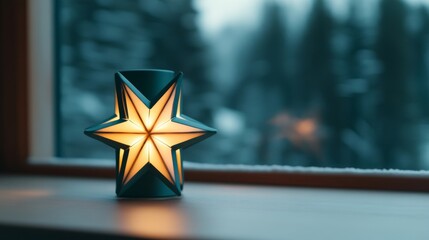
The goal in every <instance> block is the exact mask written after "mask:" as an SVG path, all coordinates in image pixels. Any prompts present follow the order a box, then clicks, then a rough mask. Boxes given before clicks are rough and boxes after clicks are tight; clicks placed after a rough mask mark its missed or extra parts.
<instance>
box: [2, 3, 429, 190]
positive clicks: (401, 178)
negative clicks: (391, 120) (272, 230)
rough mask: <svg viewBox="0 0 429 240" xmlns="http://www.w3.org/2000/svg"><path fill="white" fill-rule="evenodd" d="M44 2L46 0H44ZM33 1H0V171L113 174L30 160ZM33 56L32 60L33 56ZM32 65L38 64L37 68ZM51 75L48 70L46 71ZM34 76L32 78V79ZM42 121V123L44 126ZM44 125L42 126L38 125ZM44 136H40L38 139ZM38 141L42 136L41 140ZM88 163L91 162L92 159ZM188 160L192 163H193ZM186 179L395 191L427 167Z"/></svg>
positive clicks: (424, 177) (194, 171) (251, 170)
mask: <svg viewBox="0 0 429 240" xmlns="http://www.w3.org/2000/svg"><path fill="white" fill-rule="evenodd" d="M48 1H49V0H48ZM32 2H33V3H32ZM33 5H36V4H35V3H34V1H28V0H10V1H0V12H1V14H0V19H1V25H0V35H1V36H2V39H1V40H2V41H0V48H1V52H2V54H1V55H0V58H1V65H0V66H1V71H0V77H1V79H3V80H2V81H0V99H1V102H0V112H2V113H4V115H3V117H2V118H0V119H1V120H0V140H1V142H2V143H3V144H1V145H0V172H2V173H8V174H10V173H12V174H31V175H52V176H54V175H55V176H76V177H98V178H114V177H115V170H114V168H113V167H111V166H100V165H97V164H94V161H92V160H91V161H88V162H89V163H88V164H84V165H83V164H82V165H81V164H80V163H68V162H67V161H61V162H60V161H57V160H55V158H49V157H40V158H42V161H37V162H34V161H33V160H32V154H31V151H33V152H34V149H33V150H31V147H32V146H34V145H32V142H31V141H32V140H31V139H33V142H34V141H37V142H39V141H40V140H41V139H40V136H38V135H35V134H37V131H34V130H35V129H34V128H35V125H34V121H35V120H34V118H33V117H34V112H35V111H32V109H33V110H36V111H39V109H37V108H36V109H34V108H35V107H34V102H32V101H31V99H32V97H33V96H34V95H33V94H34V92H33V90H34V89H33V88H34V87H32V86H33V85H32V84H33V83H34V82H35V81H37V82H38V83H39V81H41V80H40V79H37V77H38V76H39V77H40V76H42V77H43V71H42V73H41V75H40V74H39V75H37V74H35V73H34V68H36V66H34V59H36V58H34V56H32V55H31V54H33V55H34V52H32V51H33V50H35V49H32V47H31V46H33V48H34V45H32V42H31V41H34V38H33V37H32V36H31V34H34V32H35V29H32V28H31V23H30V22H31V19H30V15H29V12H30V11H28V10H29V9H30V8H31V7H34V6H33ZM32 58H33V60H32ZM36 70H37V69H36ZM45 74H48V76H49V75H51V76H53V74H52V73H46V72H45ZM32 81H33V82H32ZM44 126H46V125H44ZM42 130H43V129H42ZM42 140H43V139H42ZM40 142H43V141H40ZM91 162H92V163H91ZM192 165H193V164H192ZM185 179H186V181H198V182H221V183H241V184H254V185H258V184H259V185H277V186H296V187H317V188H320V187H321V188H347V189H372V190H400V191H420V192H429V173H428V172H427V171H421V172H420V171H398V173H396V172H390V171H383V170H372V171H365V170H359V171H357V172H356V171H353V170H347V169H346V170H343V169H336V170H335V169H334V170H329V171H326V170H323V169H322V168H292V167H269V166H264V167H261V168H257V167H252V166H248V167H241V166H236V165H235V166H234V165H219V166H209V165H207V166H205V165H204V164H202V165H198V164H196V165H195V166H194V167H189V168H186V169H185Z"/></svg>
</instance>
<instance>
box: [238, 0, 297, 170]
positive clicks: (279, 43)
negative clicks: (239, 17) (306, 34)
mask: <svg viewBox="0 0 429 240" xmlns="http://www.w3.org/2000/svg"><path fill="white" fill-rule="evenodd" d="M262 9H263V10H262V11H263V12H262V18H261V22H260V25H259V28H258V29H256V30H255V32H253V34H252V36H250V37H249V39H252V41H251V42H250V43H249V44H248V45H244V47H245V50H244V51H243V52H244V53H245V54H243V56H242V62H241V66H240V70H241V77H240V78H239V84H237V89H236V90H235V91H234V92H235V93H236V94H235V95H233V96H231V99H230V103H231V106H232V107H233V108H237V109H239V110H240V111H242V112H243V114H244V115H245V118H246V124H247V126H248V128H250V129H257V130H258V131H259V136H260V138H259V139H260V141H259V143H258V144H257V147H256V149H255V151H256V153H255V160H254V161H255V162H257V163H259V164H261V163H264V162H262V161H265V164H267V163H268V161H271V163H278V162H272V161H279V160H278V159H279V157H278V156H273V155H272V153H274V152H279V149H273V139H274V134H273V129H272V126H271V125H270V123H269V122H270V119H271V118H273V117H274V116H275V115H276V114H277V113H279V112H281V111H282V109H283V108H286V107H288V104H290V92H291V91H292V90H293V89H292V88H291V86H290V80H289V79H288V73H287V60H286V59H287V49H286V48H287V39H286V25H285V16H284V11H283V8H282V7H281V6H279V5H278V4H277V3H276V2H271V1H270V2H267V3H265V4H264V7H263V8H262ZM274 148H276V147H274ZM277 148H278V147H277ZM274 155H275V154H274Z"/></svg>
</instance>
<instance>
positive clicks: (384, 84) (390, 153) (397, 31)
mask: <svg viewBox="0 0 429 240" xmlns="http://www.w3.org/2000/svg"><path fill="white" fill-rule="evenodd" d="M379 9H380V13H379V22H378V36H377V40H376V45H375V51H376V53H377V56H378V59H379V60H380V62H381V64H382V72H381V74H380V76H379V82H378V84H377V90H378V93H379V98H380V101H379V104H378V106H377V113H378V114H377V115H378V116H377V119H378V125H377V127H376V129H377V130H378V131H377V142H378V147H379V149H380V155H381V166H380V167H382V168H392V167H393V168H395V167H397V168H402V167H403V166H401V161H403V159H404V157H405V158H406V159H407V161H408V162H410V161H415V159H413V157H415V155H414V151H415V146H413V145H414V143H413V142H412V141H411V138H410V137H411V136H410V135H411V134H412V132H411V131H410V124H411V123H412V121H413V119H411V117H412V116H411V115H410V111H409V110H410V99H411V97H410V92H409V91H410V83H411V81H410V61H411V59H410V48H409V47H410V39H409V32H408V29H407V26H406V21H407V11H408V9H407V6H406V5H405V4H404V2H402V1H400V0H381V2H380V7H379Z"/></svg>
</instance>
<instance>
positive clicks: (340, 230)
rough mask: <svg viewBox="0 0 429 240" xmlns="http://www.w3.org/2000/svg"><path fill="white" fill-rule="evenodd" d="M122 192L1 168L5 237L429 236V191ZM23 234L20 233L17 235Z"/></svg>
mask: <svg viewBox="0 0 429 240" xmlns="http://www.w3.org/2000/svg"><path fill="white" fill-rule="evenodd" d="M183 193H184V195H183V197H181V198H178V199H170V200H141V199H134V200H129V199H117V198H116V197H115V195H114V181H113V180H106V179H84V178H65V177H35V176H10V175H3V176H0V233H1V235H2V238H3V237H4V236H5V235H6V236H7V237H6V238H5V239H12V238H13V239H40V237H42V238H43V239H300V240H303V239H304V240H305V239H316V238H317V239H330V240H332V239H389V240H394V239H414V240H417V239H425V240H426V239H428V237H429V228H427V223H428V222H429V210H428V209H429V194H426V193H400V192H387V191H378V192H377V191H362V190H338V189H311V188H291V187H268V186H248V185H247V186H245V185H233V184H207V183H186V184H185V189H184V192H183ZM12 235H16V236H12Z"/></svg>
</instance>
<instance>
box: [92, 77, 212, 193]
mask: <svg viewBox="0 0 429 240" xmlns="http://www.w3.org/2000/svg"><path fill="white" fill-rule="evenodd" d="M181 83H182V73H174V72H172V71H166V70H131V71H120V72H118V73H116V74H115V114H114V115H113V116H112V117H110V118H108V119H106V120H105V121H103V122H101V123H100V124H98V125H96V126H93V127H90V128H87V129H86V130H85V134H87V135H88V136H90V137H92V138H95V139H97V140H100V141H102V142H104V143H106V144H108V145H110V146H111V147H113V148H115V149H116V194H117V196H118V197H148V198H160V197H172V196H180V195H181V191H182V189H183V178H184V175H183V163H182V159H181V149H182V148H185V147H188V146H190V145H192V144H194V143H196V142H199V141H201V140H203V139H205V138H207V137H209V136H211V135H213V134H214V133H215V132H216V130H215V129H212V128H210V127H207V126H205V125H204V124H202V123H199V122H197V121H196V120H194V119H191V118H189V117H187V116H185V115H183V114H182V113H181V109H182V108H181Z"/></svg>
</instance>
